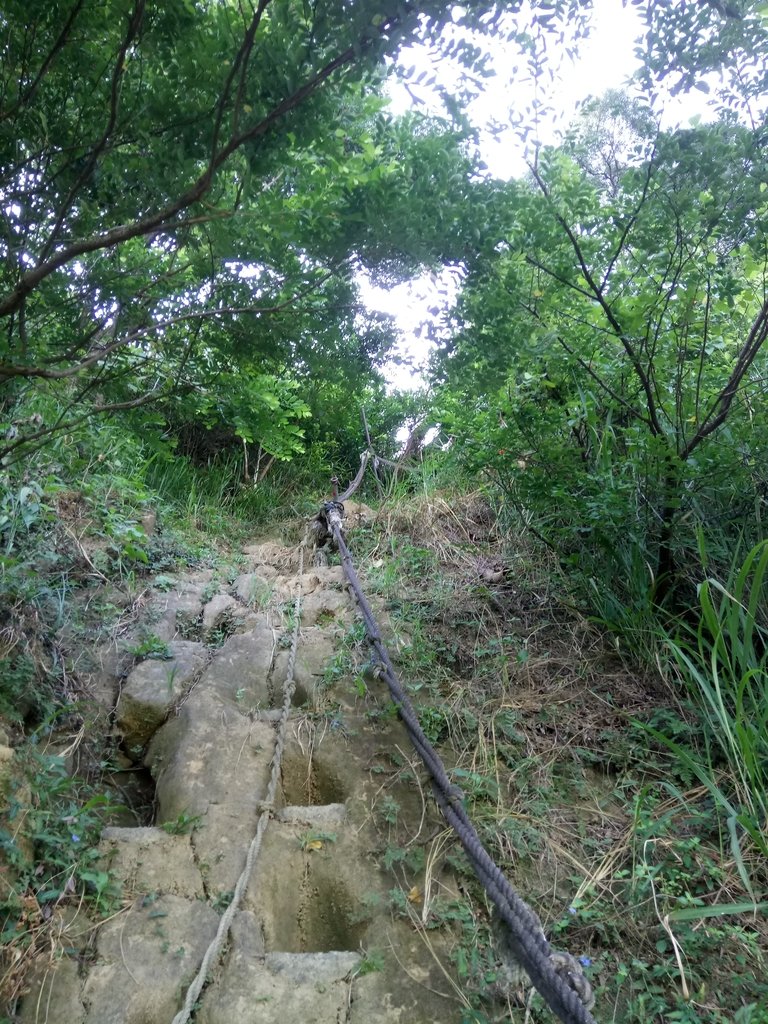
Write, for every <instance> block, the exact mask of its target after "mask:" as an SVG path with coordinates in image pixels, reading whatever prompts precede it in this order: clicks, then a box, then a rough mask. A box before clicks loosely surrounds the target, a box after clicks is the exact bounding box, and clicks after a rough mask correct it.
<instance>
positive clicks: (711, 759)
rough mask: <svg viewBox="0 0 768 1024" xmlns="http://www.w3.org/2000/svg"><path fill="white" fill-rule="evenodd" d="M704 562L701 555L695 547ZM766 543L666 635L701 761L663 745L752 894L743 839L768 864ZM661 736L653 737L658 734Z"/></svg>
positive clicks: (710, 582) (709, 586) (710, 584)
mask: <svg viewBox="0 0 768 1024" xmlns="http://www.w3.org/2000/svg"><path fill="white" fill-rule="evenodd" d="M700 551H701V556H702V562H703V564H704V565H705V567H706V564H707V562H706V552H705V550H704V546H703V543H702V542H701V541H700ZM767 575H768V541H762V542H760V543H759V544H756V545H755V546H754V547H753V548H752V549H751V550H750V551H749V552H748V554H747V556H746V558H745V559H744V561H743V563H742V564H740V565H739V564H738V562H737V561H734V563H733V564H732V566H731V569H730V571H729V573H728V576H727V578H726V580H725V582H722V581H720V580H718V579H716V578H714V577H712V576H708V577H707V578H706V579H705V580H704V581H703V582H702V583H701V584H700V585H699V588H698V596H699V619H698V623H697V624H696V626H693V627H688V628H683V629H679V630H678V631H677V633H676V634H675V635H671V634H670V633H663V635H662V639H663V641H664V646H665V648H666V650H667V651H668V652H669V655H670V658H671V664H672V666H673V669H674V671H675V674H676V676H677V677H678V679H679V680H680V681H681V682H682V683H683V684H684V686H685V687H686V689H687V691H688V694H689V696H690V697H691V699H692V701H693V702H694V704H695V705H696V707H697V708H698V709H699V711H700V713H701V716H702V726H703V728H702V740H703V743H702V747H703V749H702V750H701V751H700V752H699V753H693V752H691V751H690V750H689V749H687V748H683V747H682V746H680V745H679V744H677V743H676V742H675V741H673V740H671V739H669V738H668V737H664V736H660V735H659V737H658V738H660V739H661V740H662V741H663V742H664V743H665V745H666V746H667V747H668V748H669V749H670V750H672V751H673V753H674V754H675V755H676V756H677V757H678V759H679V760H680V761H681V762H682V764H683V766H684V767H685V768H687V769H688V770H689V771H691V772H693V773H694V775H695V776H696V777H697V778H698V779H699V781H700V782H701V783H702V784H703V785H704V786H705V787H706V788H707V790H708V791H709V794H710V796H711V797H712V799H713V801H714V803H715V806H716V807H717V809H718V810H719V812H720V813H721V815H723V816H724V819H725V824H726V827H727V830H728V834H729V836H730V842H731V849H732V853H733V856H734V858H735V861H736V865H737V867H738V869H739V873H740V875H741V877H742V880H743V881H744V882H745V884H746V885H747V887H748V888H749V889H750V891H751V890H752V885H751V881H750V876H751V875H753V872H751V871H750V870H749V868H748V866H747V864H746V863H745V844H744V837H745V835H746V836H747V837H749V839H751V840H752V843H753V844H754V849H755V851H756V852H758V853H759V854H760V856H761V857H762V858H765V857H768V628H766V616H767V615H768V603H767V601H766V589H765V588H766V582H767V581H766V576H767ZM657 735H658V734H657Z"/></svg>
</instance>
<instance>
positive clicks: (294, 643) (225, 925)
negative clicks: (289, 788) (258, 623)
mask: <svg viewBox="0 0 768 1024" xmlns="http://www.w3.org/2000/svg"><path fill="white" fill-rule="evenodd" d="M307 537H308V535H307V534H305V535H304V539H303V540H302V542H301V544H300V545H299V574H298V577H297V580H296V599H295V602H294V606H293V614H294V623H293V635H292V637H291V652H290V654H289V656H288V668H287V672H286V677H285V682H284V683H283V704H282V707H281V709H280V717H279V719H278V725H277V737H276V739H275V750H274V753H273V754H272V771H271V774H270V777H269V785H268V786H267V794H266V797H265V799H264V800H263V801H262V802H261V804H260V805H259V821H258V824H257V826H256V833H255V835H254V837H253V839H252V840H251V845H250V846H249V847H248V854H247V856H246V858H245V867H244V868H243V870H242V872H241V874H240V877H239V878H238V880H237V885H236V886H235V891H234V893H233V896H232V902H231V903H230V904H229V906H228V907H227V909H226V910H225V911H224V913H223V914H222V917H221V920H220V921H219V927H218V930H217V931H216V935H215V936H214V938H213V941H212V942H211V944H210V946H209V947H208V949H207V950H206V951H205V956H204V957H203V961H202V963H201V964H200V969H199V971H198V972H197V974H196V975H195V977H194V979H193V980H192V982H191V984H190V986H189V988H188V989H187V995H186V998H185V999H184V1005H183V1007H182V1008H181V1010H179V1012H178V1013H177V1014H176V1016H175V1017H174V1018H173V1022H172V1024H187V1022H188V1021H189V1019H190V1017H191V1016H192V1013H193V1012H194V1009H195V1004H196V1003H197V1000H198V999H199V997H200V993H201V992H202V990H203V986H204V985H205V983H206V980H207V978H208V974H209V973H210V970H211V968H212V967H213V966H214V965H215V963H216V961H217V960H218V958H219V956H220V955H221V950H222V948H223V946H224V943H225V942H226V941H227V936H228V935H229V929H230V928H231V926H232V922H233V920H234V918H235V914H236V913H237V911H238V909H239V906H240V901H241V900H242V898H243V896H244V895H245V890H246V889H247V888H248V883H249V882H250V880H251V874H252V873H253V866H254V864H255V863H256V858H257V856H258V854H259V850H260V849H261V842H262V839H263V838H264V833H265V832H266V830H267V825H268V824H269V819H270V817H271V814H272V810H273V808H274V802H275V796H276V795H277V786H278V782H279V781H280V766H281V763H282V759H283V751H284V749H285V736H286V729H287V725H288V716H289V715H290V711H291V701H292V699H293V692H294V690H295V689H296V680H295V678H294V673H295V670H296V651H297V649H298V646H299V630H300V626H301V580H302V576H303V575H304V549H305V547H306V543H307Z"/></svg>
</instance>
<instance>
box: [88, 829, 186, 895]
mask: <svg viewBox="0 0 768 1024" xmlns="http://www.w3.org/2000/svg"><path fill="white" fill-rule="evenodd" d="M99 851H100V853H101V856H102V862H103V864H104V866H105V868H106V869H108V870H110V871H111V872H112V873H113V877H115V878H119V879H120V880H121V882H122V886H123V895H124V896H130V897H136V896H137V895H138V894H142V895H146V894H148V893H173V894H174V895H176V896H185V897H187V899H204V898H205V890H204V887H203V879H202V875H201V874H200V869H199V868H198V866H197V864H196V863H195V855H194V851H193V849H192V841H191V837H190V836H189V835H169V834H168V833H167V832H166V831H165V830H164V829H162V828H106V829H104V831H103V832H102V835H101V842H100V844H99Z"/></svg>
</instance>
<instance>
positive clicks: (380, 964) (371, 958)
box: [353, 949, 385, 978]
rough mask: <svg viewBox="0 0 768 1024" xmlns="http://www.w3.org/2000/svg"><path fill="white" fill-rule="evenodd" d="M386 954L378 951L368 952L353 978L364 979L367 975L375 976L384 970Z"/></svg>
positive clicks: (371, 950)
mask: <svg viewBox="0 0 768 1024" xmlns="http://www.w3.org/2000/svg"><path fill="white" fill-rule="evenodd" d="M384 964H385V961H384V954H383V953H380V952H379V951H378V950H375V949H369V950H366V952H365V954H364V955H363V957H362V959H361V960H360V963H359V964H358V965H357V968H356V969H355V972H354V975H353V977H356V978H364V977H365V975H366V974H374V973H375V972H376V971H383V970H384Z"/></svg>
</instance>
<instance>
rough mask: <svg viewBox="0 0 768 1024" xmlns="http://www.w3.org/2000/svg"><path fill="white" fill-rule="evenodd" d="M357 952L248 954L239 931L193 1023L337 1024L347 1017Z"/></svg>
mask: <svg viewBox="0 0 768 1024" xmlns="http://www.w3.org/2000/svg"><path fill="white" fill-rule="evenodd" d="M360 961H361V956H360V954H359V953H352V952H327V953H267V954H266V955H264V956H258V955H257V956H253V955H248V950H247V948H245V947H244V944H243V939H242V935H241V930H238V929H233V942H232V951H231V953H230V956H229V958H228V960H227V963H226V966H225V967H224V970H223V971H222V973H221V975H220V976H219V977H218V978H217V979H216V981H215V982H214V983H213V984H212V985H210V986H209V987H208V989H207V990H206V992H205V994H204V995H203V998H202V1000H201V1007H200V1010H199V1011H198V1013H197V1016H196V1018H195V1020H196V1024H197V1022H199V1024H232V1021H237V1022H238V1024H274V1022H276V1021H292V1022H293V1021H303V1022H305V1024H337V1022H345V1021H348V1020H350V1018H349V1014H348V1010H349V1007H350V1003H351V995H352V993H351V987H352V979H353V976H354V974H355V971H356V970H357V969H358V968H359V965H360Z"/></svg>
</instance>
